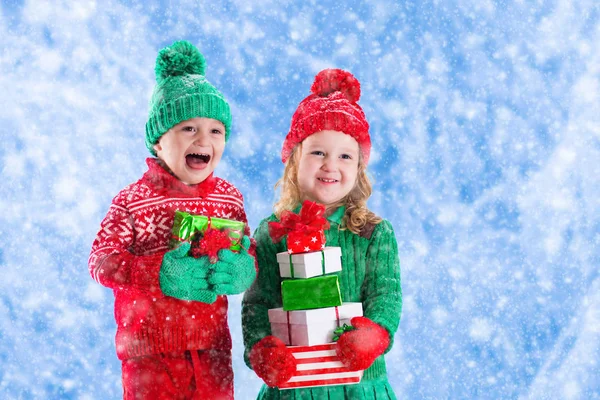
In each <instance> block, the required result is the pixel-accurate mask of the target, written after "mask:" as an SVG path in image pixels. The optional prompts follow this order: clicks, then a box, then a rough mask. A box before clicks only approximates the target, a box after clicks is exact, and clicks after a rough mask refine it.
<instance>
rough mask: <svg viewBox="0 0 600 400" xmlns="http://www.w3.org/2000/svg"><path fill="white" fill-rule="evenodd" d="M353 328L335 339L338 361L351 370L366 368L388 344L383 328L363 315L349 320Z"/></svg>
mask: <svg viewBox="0 0 600 400" xmlns="http://www.w3.org/2000/svg"><path fill="white" fill-rule="evenodd" d="M350 323H351V324H352V326H353V327H354V328H355V329H353V330H351V331H348V332H345V333H343V334H342V335H341V336H340V338H339V340H338V341H337V355H338V357H339V358H340V361H342V363H344V365H345V366H347V367H348V368H349V369H350V370H352V371H359V370H363V369H367V368H369V367H370V366H371V364H373V362H374V361H375V359H376V358H377V357H379V356H380V355H382V354H383V352H384V351H385V349H387V348H388V346H389V345H390V336H389V334H388V331H387V330H385V328H383V327H381V326H379V325H377V324H376V323H375V322H373V321H371V320H370V319H368V318H365V317H354V318H352V320H351V321H350Z"/></svg>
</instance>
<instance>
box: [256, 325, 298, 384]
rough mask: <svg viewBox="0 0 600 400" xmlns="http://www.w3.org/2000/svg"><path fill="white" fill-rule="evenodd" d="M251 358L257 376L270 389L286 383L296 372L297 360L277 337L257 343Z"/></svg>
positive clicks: (270, 337)
mask: <svg viewBox="0 0 600 400" xmlns="http://www.w3.org/2000/svg"><path fill="white" fill-rule="evenodd" d="M249 358H250V365H252V369H253V370H254V372H256V375H258V376H259V377H260V378H261V379H262V380H263V381H265V383H266V384H267V385H269V386H270V387H275V386H279V385H282V384H284V383H286V382H287V381H289V380H290V378H291V377H292V375H294V373H295V372H296V359H295V358H294V356H293V355H292V352H291V351H290V350H288V348H287V347H285V343H283V341H282V340H280V339H278V338H276V337H275V336H266V337H264V338H263V339H262V340H261V341H260V342H258V343H256V344H255V345H254V347H252V350H250V354H249Z"/></svg>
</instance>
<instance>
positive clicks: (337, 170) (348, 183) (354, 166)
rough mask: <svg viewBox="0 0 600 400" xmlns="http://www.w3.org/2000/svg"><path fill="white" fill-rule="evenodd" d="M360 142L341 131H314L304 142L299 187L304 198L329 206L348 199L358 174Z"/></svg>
mask: <svg viewBox="0 0 600 400" xmlns="http://www.w3.org/2000/svg"><path fill="white" fill-rule="evenodd" d="M358 157H359V147H358V142H357V141H356V140H355V139H354V138H353V137H352V136H350V135H346V134H345V133H343V132H338V131H321V132H317V133H314V134H312V135H310V136H309V137H307V138H306V139H304V141H303V142H302V154H301V156H300V161H299V162H298V187H299V189H300V193H301V196H302V200H303V201H304V200H311V201H316V202H318V203H321V204H324V205H325V206H326V207H328V206H329V205H332V204H334V203H336V202H338V201H340V200H341V199H342V198H344V197H345V196H346V195H347V194H348V193H350V191H351V190H352V188H353V187H354V184H355V183H356V177H357V175H358Z"/></svg>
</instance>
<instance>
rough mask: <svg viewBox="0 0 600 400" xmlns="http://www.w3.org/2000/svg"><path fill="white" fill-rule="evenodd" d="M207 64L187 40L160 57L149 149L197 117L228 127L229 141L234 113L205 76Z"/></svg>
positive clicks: (149, 131)
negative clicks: (187, 121) (164, 136)
mask: <svg viewBox="0 0 600 400" xmlns="http://www.w3.org/2000/svg"><path fill="white" fill-rule="evenodd" d="M205 69H206V61H205V60H204V56H203V55H202V53H200V52H199V51H198V49H197V48H196V47H194V45H192V44H191V43H190V42H187V41H179V42H175V43H173V44H172V45H171V46H169V47H165V48H164V49H162V50H161V51H160V52H159V53H158V57H157V58H156V67H155V73H156V83H157V84H156V86H155V88H154V92H153V93H152V97H151V99H150V111H149V115H148V122H147V123H146V147H147V148H148V150H149V151H150V153H152V154H153V155H156V152H155V151H154V148H153V146H154V145H155V144H156V143H157V142H158V140H159V139H160V137H161V136H162V135H164V134H165V133H166V132H167V131H168V130H169V129H171V128H172V127H173V126H174V125H177V124H178V123H180V122H182V121H185V120H188V119H191V118H196V117H205V118H212V119H216V120H218V121H221V122H222V123H223V125H224V126H225V141H227V139H228V138H229V132H230V130H231V111H230V109H229V104H228V103H227V101H226V100H225V98H224V97H223V95H222V94H221V93H220V92H219V91H218V90H217V89H216V88H215V87H214V86H213V85H211V84H210V82H208V81H207V80H206V78H205V76H204V71H205Z"/></svg>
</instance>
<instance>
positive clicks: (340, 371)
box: [279, 343, 364, 389]
mask: <svg viewBox="0 0 600 400" xmlns="http://www.w3.org/2000/svg"><path fill="white" fill-rule="evenodd" d="M335 346H336V344H335V343H329V344H324V345H318V346H290V347H288V349H290V350H291V351H292V355H293V356H294V358H295V359H296V362H297V365H296V373H295V374H294V375H293V376H292V377H291V378H290V380H289V381H287V382H286V383H284V384H283V385H281V386H279V389H298V388H303V387H316V386H330V385H351V384H355V383H359V382H360V379H361V378H362V376H363V372H364V371H350V370H348V368H347V367H345V366H344V364H342V362H341V361H340V360H339V358H338V357H337V354H336V351H335Z"/></svg>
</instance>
